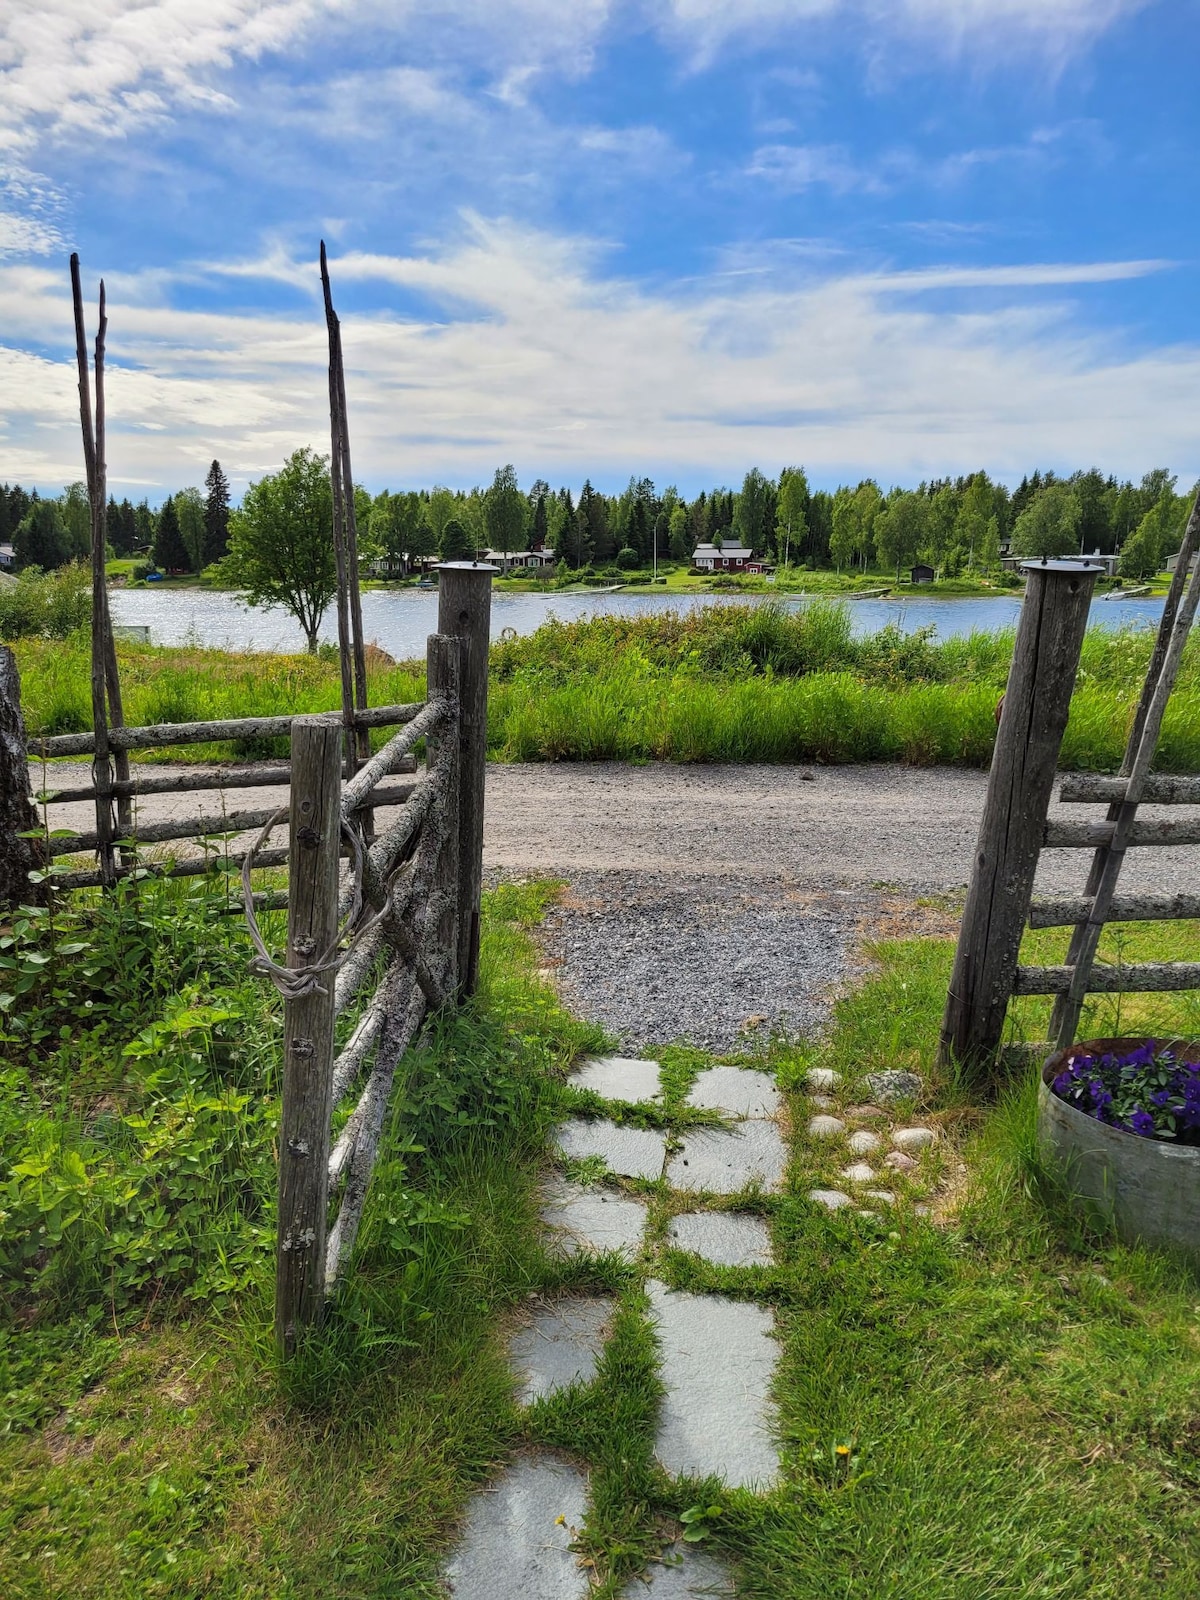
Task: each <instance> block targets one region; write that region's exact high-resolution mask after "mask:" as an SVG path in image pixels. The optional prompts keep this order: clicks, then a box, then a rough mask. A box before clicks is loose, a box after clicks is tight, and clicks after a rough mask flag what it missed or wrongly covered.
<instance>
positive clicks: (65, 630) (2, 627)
mask: <svg viewBox="0 0 1200 1600" xmlns="http://www.w3.org/2000/svg"><path fill="white" fill-rule="evenodd" d="M91 615H92V587H91V576H90V574H89V572H88V570H87V568H86V567H84V566H82V565H81V564H79V563H77V562H73V563H72V564H71V565H70V566H66V567H59V568H58V569H57V570H56V571H54V572H39V571H38V569H37V568H36V567H30V568H28V569H27V570H26V571H24V572H22V573H20V574H19V576H18V577H17V578H16V579H15V580H13V581H11V582H8V581H4V582H0V639H66V638H69V637H70V635H71V634H73V633H75V632H76V631H77V630H78V629H80V628H83V627H85V626H86V625H87V623H88V622H89V621H90V619H91Z"/></svg>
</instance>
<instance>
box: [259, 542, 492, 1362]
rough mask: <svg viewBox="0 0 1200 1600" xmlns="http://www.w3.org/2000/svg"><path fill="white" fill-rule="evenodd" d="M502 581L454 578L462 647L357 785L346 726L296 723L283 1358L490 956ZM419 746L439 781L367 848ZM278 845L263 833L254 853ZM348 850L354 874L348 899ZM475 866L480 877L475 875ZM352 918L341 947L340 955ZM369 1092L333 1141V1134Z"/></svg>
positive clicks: (455, 638) (455, 573)
mask: <svg viewBox="0 0 1200 1600" xmlns="http://www.w3.org/2000/svg"><path fill="white" fill-rule="evenodd" d="M491 570H492V569H490V568H487V567H478V566H465V565H464V566H457V565H456V566H453V567H447V568H445V569H443V572H442V580H441V581H442V592H441V596H440V604H439V624H444V626H445V628H446V630H449V629H450V628H454V629H456V632H455V633H454V634H453V635H452V634H451V633H450V632H449V631H444V632H442V633H440V634H435V635H433V636H432V637H431V638H430V640H429V646H428V656H427V672H428V685H429V699H428V701H427V702H426V704H425V705H424V706H423V707H422V708H421V710H420V712H419V714H418V715H416V716H414V717H413V718H412V719H411V720H410V721H409V723H408V725H407V727H405V728H402V729H401V730H400V732H398V733H397V734H395V735H394V736H393V738H392V739H390V740H389V741H388V743H387V744H386V745H385V746H384V747H383V749H382V750H380V751H378V752H377V754H375V755H374V756H372V757H371V758H370V759H369V760H368V761H367V762H365V764H364V765H363V766H361V767H360V768H359V770H358V771H357V772H356V773H355V774H354V776H353V777H351V778H349V779H345V780H343V776H342V760H341V755H340V745H339V738H340V731H339V730H340V726H341V725H340V724H339V723H335V722H334V721H332V720H331V719H329V718H300V719H298V720H297V723H296V726H295V729H294V732H293V758H292V766H293V779H292V789H291V800H290V839H289V850H290V853H291V857H292V862H293V865H292V867H291V874H290V894H289V905H288V942H287V965H286V967H282V968H281V967H277V966H275V964H274V963H273V962H270V961H265V962H263V963H262V969H263V970H264V971H266V972H267V973H269V975H270V976H271V977H272V978H273V979H274V980H275V981H276V982H277V984H278V985H279V987H280V989H281V991H282V992H283V994H284V996H285V1004H284V1075H283V1112H282V1121H281V1133H280V1158H279V1161H280V1165H279V1172H280V1178H279V1232H278V1246H277V1271H276V1303H275V1313H276V1322H275V1325H276V1338H277V1342H278V1344H279V1347H280V1349H281V1351H282V1352H283V1353H284V1354H288V1353H290V1352H291V1351H293V1350H294V1349H295V1347H296V1344H297V1341H298V1340H299V1339H300V1337H301V1334H302V1330H303V1328H304V1327H305V1325H307V1324H311V1323H314V1322H316V1321H317V1320H318V1319H319V1318H320V1316H321V1314H322V1310H323V1307H324V1305H325V1302H326V1300H327V1299H328V1298H329V1297H330V1296H332V1295H333V1293H334V1292H335V1290H336V1287H337V1284H338V1282H339V1280H340V1278H341V1277H342V1276H343V1275H344V1273H345V1271H346V1268H347V1265H348V1263H349V1261H350V1257H351V1254H352V1252H353V1249H354V1243H355V1239H356V1237H357V1234H358V1229H359V1225H360V1223H361V1221H362V1215H363V1208H364V1205H365V1202H366V1195H367V1191H368V1188H369V1184H370V1179H371V1174H372V1171H373V1169H374V1166H375V1163H376V1160H377V1158H378V1153H379V1147H380V1141H381V1137H382V1132H383V1127H384V1122H385V1119H386V1113H387V1107H388V1103H389V1099H390V1095H391V1089H392V1084H393V1082H394V1079H395V1075H396V1070H397V1067H398V1064H399V1062H400V1061H401V1059H402V1058H403V1056H404V1054H405V1052H406V1051H407V1050H408V1049H409V1048H410V1047H411V1046H412V1045H413V1043H414V1042H415V1041H416V1039H417V1038H418V1036H419V1034H420V1032H421V1030H422V1028H423V1027H424V1026H425V1025H426V1023H427V1022H428V1021H429V1020H430V1019H431V1018H432V1017H434V1016H436V1015H437V1014H438V1013H439V1012H441V1011H443V1010H444V1009H445V1008H446V1007H447V1006H448V1005H451V1004H453V1003H456V1002H457V1001H458V1000H459V999H460V998H462V997H464V996H466V995H469V994H470V993H471V991H472V989H473V988H474V983H475V968H474V967H473V966H472V965H471V963H472V962H473V961H477V949H478V947H477V942H476V943H474V944H472V943H470V942H469V941H468V940H464V939H463V937H462V931H463V929H464V928H465V929H468V930H471V931H472V932H473V935H474V939H475V940H476V941H477V939H478V925H479V896H480V889H481V885H482V828H481V821H482V814H483V805H482V801H483V795H482V780H483V770H482V765H481V763H480V761H479V760H478V759H477V758H478V756H479V754H480V749H481V732H482V729H483V727H484V725H485V722H486V709H487V640H488V632H489V619H490V610H491ZM448 574H449V575H451V581H450V582H447V581H446V578H447V575H448ZM481 686H482V687H481ZM468 696H470V702H469V700H468ZM468 703H471V704H472V705H473V706H474V707H475V708H476V709H477V711H478V710H479V709H480V706H481V709H482V713H483V720H482V721H480V720H477V719H476V720H472V719H468V717H467V716H466V715H465V708H466V706H467V705H468ZM335 735H336V737H335ZM422 737H423V738H424V739H425V740H426V750H427V759H426V766H425V771H424V773H423V774H422V776H421V777H420V778H419V779H418V780H417V782H416V783H415V784H414V785H412V786H411V788H412V792H411V794H410V795H409V798H408V800H407V803H406V804H405V807H404V809H403V811H402V812H401V814H400V816H399V817H398V819H397V820H396V821H395V822H394V823H392V824H391V825H390V826H389V827H388V828H386V829H385V830H384V831H383V832H382V833H381V834H380V835H379V837H378V838H376V839H375V840H374V841H372V842H370V843H368V842H367V841H366V840H365V839H364V838H361V837H359V838H358V839H357V840H354V833H355V830H356V829H359V828H360V821H359V819H360V818H361V817H362V815H363V814H364V812H365V811H366V810H367V809H368V808H370V807H371V806H373V805H375V804H376V803H377V800H378V796H379V795H380V793H381V792H382V791H381V789H380V785H381V784H382V783H383V782H384V780H386V779H387V778H388V777H390V776H391V775H392V774H393V773H394V772H395V771H396V770H397V768H398V767H399V766H400V765H401V764H402V763H403V762H404V761H406V760H407V758H408V756H409V755H410V753H411V751H412V747H413V745H414V744H415V743H416V742H417V741H418V740H419V739H421V738H422ZM331 795H333V796H334V797H335V800H336V804H335V803H334V801H333V800H331V799H330V796H331ZM275 820H278V813H277V814H276V818H275ZM269 832H270V827H269V825H268V826H264V828H263V831H262V833H261V835H260V837H259V841H258V846H256V851H257V852H260V847H262V846H264V845H265V844H266V841H267V836H268V834H269ZM347 835H350V836H351V839H352V841H353V842H352V856H353V866H352V869H351V872H350V873H349V874H348V875H347V877H346V878H345V879H343V880H342V881H341V883H340V886H339V878H338V871H337V864H338V857H339V854H340V853H341V852H342V850H343V844H344V840H345V839H346V837H347ZM256 851H252V852H251V853H250V858H249V859H248V860H247V863H246V869H245V876H246V883H245V887H246V891H247V917H248V920H249V922H250V925H251V929H252V932H253V933H254V934H255V937H256V939H257V937H258V935H257V930H256V924H255V919H254V914H253V906H252V897H251V895H250V892H249V874H250V870H251V868H252V866H253V862H254V860H255V859H261V853H258V854H256ZM469 854H473V856H474V861H473V864H472V867H471V870H469V871H464V870H463V869H464V857H466V856H468V855H469ZM339 918H341V919H342V921H341V930H342V932H341V939H340V943H341V944H342V945H344V946H345V948H339V935H338V927H339ZM464 951H465V952H466V956H467V963H468V964H467V966H466V967H464V965H463V954H464ZM381 966H382V968H383V971H382V976H380V968H381ZM372 981H374V988H373V989H372V990H371V993H370V996H369V998H368V999H366V1001H365V1003H363V1002H362V1001H361V997H362V995H363V994H364V993H365V992H366V991H367V990H368V988H369V987H370V985H371V984H372ZM317 987H319V988H320V990H321V996H320V999H319V1000H318V999H317V998H315V997H314V991H315V989H316V988H317ZM360 1003H361V1011H360V1014H359V1016H358V1019H357V1021H356V1024H355V1027H354V1029H353V1032H352V1033H351V1035H350V1038H349V1039H348V1041H347V1042H346V1044H345V1045H344V1047H343V1048H342V1050H341V1052H340V1053H338V1054H337V1055H336V1056H335V1054H334V1029H335V1024H336V1021H337V1018H338V1017H339V1016H340V1015H342V1014H343V1013H344V1012H346V1011H347V1010H349V1009H350V1008H351V1007H352V1006H354V1005H355V1004H360ZM355 1091H357V1096H356V1098H355V1100H354V1104H353V1106H352V1107H351V1109H350V1111H349V1114H348V1116H346V1118H345V1121H344V1122H343V1123H342V1125H341V1127H340V1128H339V1129H338V1131H337V1133H336V1137H335V1136H334V1133H333V1125H334V1122H335V1121H336V1120H337V1118H338V1116H339V1115H340V1109H341V1108H342V1107H343V1106H344V1104H345V1102H346V1101H347V1100H348V1099H349V1098H350V1097H351V1096H352V1095H354V1094H355ZM331 1216H332V1219H333V1220H332V1222H330V1217H331Z"/></svg>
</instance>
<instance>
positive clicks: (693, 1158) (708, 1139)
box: [667, 1120, 787, 1194]
mask: <svg viewBox="0 0 1200 1600" xmlns="http://www.w3.org/2000/svg"><path fill="white" fill-rule="evenodd" d="M786 1166H787V1150H786V1148H785V1146H784V1143H783V1139H782V1137H781V1135H780V1132H779V1129H778V1128H777V1127H776V1126H775V1124H774V1123H773V1122H766V1121H758V1120H755V1121H750V1122H742V1123H739V1124H738V1126H737V1127H736V1128H697V1129H695V1130H694V1132H692V1133H689V1134H688V1135H687V1137H686V1138H685V1139H684V1141H683V1145H682V1148H681V1149H679V1150H678V1151H676V1153H675V1154H674V1155H673V1156H672V1157H671V1160H670V1162H669V1163H668V1166H667V1180H668V1182H669V1183H670V1184H671V1187H672V1188H674V1189H682V1190H684V1191H686V1192H690V1193H696V1192H702V1191H707V1192H708V1193H709V1194H738V1193H739V1192H740V1191H741V1190H742V1189H744V1188H745V1187H746V1185H747V1184H748V1183H752V1182H754V1181H755V1180H757V1181H758V1183H759V1186H760V1187H761V1188H762V1189H763V1190H765V1191H766V1192H767V1193H772V1192H774V1191H775V1190H777V1189H780V1188H782V1186H783V1174H784V1169H785V1168H786Z"/></svg>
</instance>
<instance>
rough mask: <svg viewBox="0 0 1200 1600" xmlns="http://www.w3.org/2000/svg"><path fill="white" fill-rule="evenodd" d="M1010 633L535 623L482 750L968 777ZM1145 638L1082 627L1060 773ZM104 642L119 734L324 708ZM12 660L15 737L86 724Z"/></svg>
mask: <svg viewBox="0 0 1200 1600" xmlns="http://www.w3.org/2000/svg"><path fill="white" fill-rule="evenodd" d="M1013 639H1014V634H1013V632H1012V631H1011V630H1009V631H1002V632H996V633H973V634H970V635H969V636H966V637H963V638H954V639H947V640H945V641H941V642H939V641H936V640H935V639H934V638H933V637H932V633H931V631H930V630H921V631H918V632H917V633H914V634H904V633H902V632H901V631H900V630H899V629H898V628H895V627H889V628H884V629H881V630H880V631H879V632H878V633H875V634H871V635H869V636H867V637H865V638H855V637H854V636H853V634H852V631H851V626H850V614H849V611H848V609H847V607H846V606H844V605H840V604H837V603H834V602H829V601H817V602H815V603H814V604H812V605H811V606H808V607H807V608H806V609H804V610H802V611H797V612H792V611H787V610H785V609H784V608H782V607H779V606H772V605H756V606H747V605H713V606H708V607H705V608H703V609H701V610H698V611H691V612H678V611H672V610H665V611H661V612H657V613H654V614H652V615H650V616H640V617H629V616H615V615H608V616H598V617H591V618H585V619H584V620H582V621H579V622H572V623H564V622H559V621H555V620H552V621H550V622H547V623H546V624H545V625H544V626H542V627H541V628H539V629H538V630H537V631H536V633H533V634H530V635H529V636H527V637H526V638H522V639H515V640H511V641H504V642H500V643H498V644H495V645H493V647H492V658H491V659H492V683H491V708H490V716H489V727H488V743H489V749H490V752H491V754H492V756H493V757H494V758H495V759H499V760H505V761H611V760H665V761H754V762H794V761H817V762H828V763H834V762H847V761H904V762H910V763H913V764H916V765H927V764H932V763H938V764H954V765H966V766H986V765H987V763H988V761H989V760H990V758H991V751H992V743H993V739H994V737H995V708H996V703H997V700H998V699H999V696H1000V693H1001V691H1002V690H1003V688H1004V684H1005V680H1006V678H1007V675H1008V668H1009V662H1010V660H1011V657H1012V649H1013ZM1152 643H1153V640H1152V636H1151V634H1150V633H1149V632H1144V631H1136V632H1135V631H1127V632H1121V633H1111V632H1107V631H1105V630H1103V629H1099V628H1093V629H1091V630H1089V632H1088V634H1087V637H1086V638H1085V641H1084V646H1083V654H1082V658H1081V662H1080V670H1079V680H1078V685H1077V688H1076V693H1075V698H1074V701H1073V702H1072V709H1071V718H1070V722H1069V724H1068V726H1067V732H1066V738H1065V740H1064V743H1063V751H1062V765H1063V766H1064V767H1067V768H1081V769H1087V770H1095V771H1104V770H1113V769H1115V768H1116V767H1117V765H1118V764H1119V762H1120V760H1121V755H1122V753H1123V750H1124V746H1125V739H1126V736H1127V733H1128V729H1129V724H1130V721H1131V718H1132V715H1133V708H1134V705H1135V704H1136V700H1137V695H1138V691H1139V689H1140V686H1141V682H1142V678H1143V675H1144V673H1145V670H1146V667H1147V664H1148V662H1149V658H1150V651H1151V648H1152ZM118 648H119V653H120V659H121V676H122V683H123V686H124V691H125V708H126V717H127V720H129V721H130V722H139V723H140V722H189V721H195V720H199V719H201V718H220V717H242V716H247V717H248V716H264V715H272V714H282V713H285V712H288V711H328V710H332V709H333V708H335V707H336V706H337V705H338V703H339V686H338V672H337V662H336V659H335V658H333V657H332V656H324V657H315V658H314V657H311V656H283V655H274V654H267V653H254V652H246V653H240V654H239V653H233V652H227V651H216V650H204V649H200V648H198V647H189V648H181V649H159V648H154V647H152V646H149V645H136V644H122V645H120V646H119V647H118ZM18 654H19V660H20V665H21V671H22V675H23V698H24V704H25V712H26V720H27V722H28V725H29V729H30V732H31V733H33V734H50V733H65V732H74V731H78V730H81V729H84V728H87V727H88V726H89V725H90V705H89V700H88V687H87V685H88V674H87V643H86V640H85V639H83V638H82V637H80V636H75V637H74V638H72V639H71V640H69V641H65V642H62V643H54V644H50V643H48V642H46V641H40V640H25V641H22V642H21V643H20V644H19V646H18ZM368 678H369V681H370V693H371V700H372V703H373V704H382V703H385V702H390V701H404V700H414V699H420V698H421V697H422V696H423V695H424V693H425V684H424V672H423V670H422V667H421V664H420V663H414V662H409V663H402V664H400V665H396V664H394V663H391V662H390V661H389V660H388V658H386V657H383V656H382V653H374V654H373V656H372V660H371V663H370V666H369V668H368ZM377 737H379V736H377ZM277 744H278V742H277V741H276V744H275V745H273V744H272V743H271V742H269V741H266V742H264V741H240V742H239V743H238V744H237V745H236V746H232V747H230V749H229V750H228V751H227V752H224V753H227V754H232V755H236V756H239V757H258V756H264V755H269V754H273V753H276V746H277ZM279 749H280V750H282V747H279ZM182 753H184V754H186V753H187V752H182ZM195 753H196V754H201V753H203V752H200V751H197V752H195ZM207 753H209V754H211V753H212V751H211V749H210V750H209V751H208V752H207ZM176 754H180V752H176ZM1158 766H1159V767H1160V769H1161V770H1163V771H1195V770H1197V769H1198V768H1200V646H1198V645H1197V644H1196V643H1193V644H1192V645H1191V646H1189V649H1188V651H1187V653H1186V655H1185V658H1184V664H1183V670H1182V672H1181V675H1180V680H1179V686H1178V688H1177V690H1176V693H1175V695H1174V698H1173V699H1172V702H1171V707H1170V711H1169V713H1168V716H1167V720H1166V725H1165V727H1164V730H1163V736H1162V741H1161V744H1160V747H1159V755H1158Z"/></svg>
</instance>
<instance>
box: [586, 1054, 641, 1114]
mask: <svg viewBox="0 0 1200 1600" xmlns="http://www.w3.org/2000/svg"><path fill="white" fill-rule="evenodd" d="M567 1082H568V1083H569V1084H570V1085H571V1087H572V1088H573V1089H591V1090H592V1092H593V1093H594V1094H599V1095H603V1096H604V1098H605V1099H606V1100H628V1101H633V1102H635V1103H636V1102H637V1101H639V1100H657V1099H658V1097H659V1094H660V1093H661V1086H660V1084H659V1081H658V1062H657V1061H635V1060H633V1059H632V1058H631V1057H629V1056H596V1057H595V1058H594V1059H593V1060H591V1061H584V1062H582V1063H581V1064H580V1066H579V1067H578V1068H577V1069H576V1071H574V1072H573V1073H572V1074H571V1076H570V1077H569V1078H568V1079H567Z"/></svg>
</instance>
